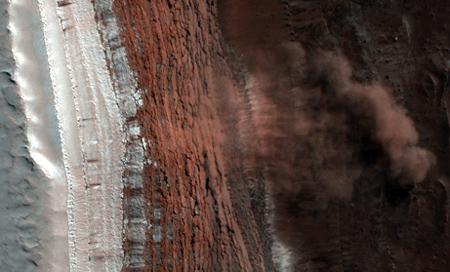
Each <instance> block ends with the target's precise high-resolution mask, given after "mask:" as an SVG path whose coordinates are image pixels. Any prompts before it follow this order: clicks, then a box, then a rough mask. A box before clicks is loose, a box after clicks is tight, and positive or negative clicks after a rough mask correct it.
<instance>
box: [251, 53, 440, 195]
mask: <svg viewBox="0 0 450 272" xmlns="http://www.w3.org/2000/svg"><path fill="white" fill-rule="evenodd" d="M249 59H250V61H249V63H250V65H249V70H250V73H249V74H250V78H249V82H250V83H251V86H250V89H251V91H252V93H253V94H254V95H253V96H252V97H253V101H252V104H253V118H254V123H255V127H256V134H257V139H258V141H257V142H255V146H254V147H255V150H256V157H257V158H259V159H260V160H261V161H264V162H266V163H267V166H266V175H267V178H268V179H269V180H270V181H271V183H270V184H271V187H272V193H273V194H277V193H282V194H286V193H288V194H292V195H298V194H299V193H300V192H302V195H305V196H307V195H308V194H310V195H314V196H315V198H317V197H319V198H320V196H321V195H322V196H323V197H324V198H330V197H331V198H338V199H349V198H350V197H351V195H352V189H353V182H354V181H355V180H356V179H358V178H359V177H360V175H361V173H362V171H363V170H364V169H365V167H367V166H368V165H370V164H373V163H376V162H378V161H381V160H384V161H386V164H387V165H389V167H388V171H389V172H390V176H391V177H392V179H393V180H396V181H397V182H399V183H400V184H401V185H403V186H404V185H411V184H414V183H420V182H422V181H423V180H424V179H425V177H426V175H427V172H428V170H429V169H430V167H431V165H432V164H433V163H434V157H433V155H432V154H431V153H430V152H429V151H427V150H425V149H423V148H421V147H419V146H418V133H417V131H416V129H415V127H414V123H413V121H412V119H411V118H409V117H408V116H407V113H406V111H405V109H404V108H402V107H401V106H400V105H398V104H396V102H395V101H394V99H393V97H392V95H391V93H390V92H389V91H388V90H386V89H385V88H383V87H382V86H380V85H363V84H360V83H357V82H355V81H354V80H352V71H351V68H350V66H349V64H348V62H347V61H346V60H345V59H343V58H342V57H340V56H338V55H336V54H333V53H329V52H319V53H316V54H314V55H311V56H305V53H304V50H303V49H302V48H301V47H300V46H299V45H297V44H288V45H285V46H283V47H282V48H278V49H271V50H261V51H260V52H256V53H254V54H253V55H252V56H251V57H250V58H249Z"/></svg>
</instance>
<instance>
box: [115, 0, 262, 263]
mask: <svg viewBox="0 0 450 272" xmlns="http://www.w3.org/2000/svg"><path fill="white" fill-rule="evenodd" d="M115 10H116V13H117V15H118V18H119V21H120V23H121V25H122V27H123V30H124V31H123V33H122V38H123V42H124V44H125V46H126V48H127V53H128V57H129V63H130V66H131V67H132V68H133V69H134V71H136V72H137V76H138V84H139V87H140V88H142V89H143V92H144V107H143V109H142V110H141V111H140V112H139V113H138V119H139V121H140V122H141V124H142V127H143V129H142V131H143V135H144V137H145V138H146V139H147V140H148V143H149V145H148V146H149V147H148V149H149V158H150V159H151V160H152V161H153V162H154V163H153V165H151V166H148V167H146V169H145V173H144V174H145V181H144V187H145V199H146V201H147V203H146V217H147V219H148V221H149V223H150V224H151V227H149V228H148V232H147V247H146V251H145V258H146V264H145V267H144V268H140V269H131V268H124V271H255V270H256V271H264V270H265V269H266V267H271V261H270V258H269V257H265V254H266V253H264V252H268V251H267V250H266V249H265V247H266V245H268V244H269V243H265V242H262V241H261V240H262V239H263V237H261V235H264V232H261V233H259V232H258V229H261V230H262V229H263V228H262V227H261V226H258V225H257V221H258V224H264V222H265V221H264V220H263V219H262V218H263V217H264V213H263V212H264V211H263V210H264V209H261V213H260V214H258V218H254V215H253V212H252V207H251V203H250V197H247V196H248V193H247V191H246V190H247V188H246V186H243V185H242V183H243V182H246V181H245V179H244V178H243V177H242V175H241V176H237V175H234V176H233V175H232V173H231V174H229V173H228V172H229V171H227V169H230V168H231V167H230V166H229V165H230V164H231V163H232V162H231V161H233V160H232V159H227V160H228V162H227V160H225V159H224V154H225V153H226V154H230V151H226V149H225V147H226V145H227V141H228V140H227V139H226V138H225V137H224V134H227V133H223V132H224V130H226V129H232V128H231V127H230V126H226V122H227V121H226V120H224V119H223V118H219V116H218V110H219V109H221V108H224V107H223V106H221V105H220V104H223V103H224V102H223V101H221V100H220V99H219V96H218V95H217V90H218V88H217V87H216V84H215V82H216V79H215V75H216V74H217V73H216V70H217V69H221V70H222V73H225V74H226V73H228V72H227V68H226V64H225V61H224V57H223V55H224V53H223V49H222V46H221V43H220V40H221V36H220V31H219V29H218V25H217V18H216V17H217V5H216V3H215V1H196V0H187V1H144V0H138V1H136V0H129V1H116V2H115ZM225 132H226V131H225ZM235 154H238V153H235ZM236 156H237V158H236V160H235V161H236V162H237V164H235V166H233V167H238V166H239V163H240V162H239V158H238V156H239V155H236ZM230 177H232V178H234V180H233V181H230V179H232V178H230ZM233 183H234V184H236V183H241V185H240V186H239V187H233V186H232V184H233ZM238 189H239V190H240V191H238ZM125 195H126V196H132V195H133V191H132V190H127V191H126V192H125ZM235 195H236V196H235ZM261 203H262V207H264V204H263V201H262V202H261ZM130 243H132V241H125V248H127V247H129V246H131V244H130Z"/></svg>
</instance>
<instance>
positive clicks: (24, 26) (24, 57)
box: [9, 0, 68, 271]
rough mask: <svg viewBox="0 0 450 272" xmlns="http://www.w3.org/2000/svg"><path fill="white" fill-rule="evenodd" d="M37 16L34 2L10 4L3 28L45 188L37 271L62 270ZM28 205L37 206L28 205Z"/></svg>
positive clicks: (51, 113) (59, 190) (55, 152)
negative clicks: (7, 31)
mask: <svg viewBox="0 0 450 272" xmlns="http://www.w3.org/2000/svg"><path fill="white" fill-rule="evenodd" d="M38 20H39V10H38V6H37V5H36V3H35V2H34V1H29V0H15V1H12V2H10V22H9V29H10V32H11V37H12V51H13V55H14V59H15V62H16V71H15V74H14V79H15V81H16V83H17V85H18V89H19V93H20V97H21V98H22V102H23V105H24V109H25V115H26V117H27V122H26V131H27V138H28V142H29V146H28V148H29V152H30V155H31V158H32V159H33V161H34V162H35V163H36V164H37V166H39V170H41V171H42V172H43V173H44V174H45V178H44V179H42V180H40V182H42V183H44V184H42V185H40V186H45V187H46V195H45V196H44V195H40V196H39V197H40V198H43V199H46V201H47V204H48V207H46V214H45V217H46V219H48V221H49V222H48V226H49V227H48V230H46V233H42V234H40V235H41V236H42V237H41V245H40V246H41V247H42V248H43V252H41V254H42V255H43V258H44V259H43V260H41V261H40V262H39V263H40V269H41V270H42V271H49V270H50V271H65V270H67V268H68V249H67V214H66V206H67V205H66V204H67V198H66V195H67V186H66V185H67V184H66V180H65V175H64V169H63V165H62V163H61V161H62V154H61V151H60V141H59V135H58V129H57V127H56V113H55V108H54V105H53V103H51V102H49V101H53V93H52V87H51V85H50V84H49V81H50V80H49V75H48V66H47V61H46V56H45V53H44V52H43V51H42V46H43V44H44V37H43V33H42V31H41V26H40V25H39V24H36V21H38ZM33 205H38V204H37V203H33ZM50 260H51V261H50Z"/></svg>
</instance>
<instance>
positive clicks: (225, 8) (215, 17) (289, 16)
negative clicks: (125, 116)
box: [114, 0, 450, 271]
mask: <svg viewBox="0 0 450 272" xmlns="http://www.w3.org/2000/svg"><path fill="white" fill-rule="evenodd" d="M114 8H115V12H116V14H117V16H118V21H119V23H120V25H121V26H122V33H121V38H122V42H123V44H124V46H125V48H126V52H127V55H128V58H129V63H130V66H131V67H132V69H133V70H134V71H135V73H136V75H137V79H138V86H139V88H140V89H142V91H143V99H144V107H143V108H142V109H141V110H140V111H139V113H138V117H137V120H136V121H138V123H139V124H140V126H141V127H142V129H141V132H142V133H141V134H142V135H143V136H144V138H145V141H146V144H147V146H148V148H147V155H146V156H147V159H148V160H147V165H146V167H145V169H144V173H145V175H144V176H145V178H144V185H143V191H142V190H141V191H139V190H136V189H135V188H134V189H133V188H128V189H125V197H126V198H133V197H134V196H137V195H140V194H143V196H144V199H145V201H144V203H143V205H144V210H145V217H146V218H147V220H148V225H147V228H146V231H145V232H146V233H145V237H146V243H145V247H144V250H143V252H144V253H143V254H144V260H145V263H133V262H128V264H127V266H126V267H125V268H124V271H265V270H267V271H274V270H275V268H274V264H273V261H272V259H273V258H272V253H271V249H270V247H271V244H272V238H271V237H272V236H271V230H270V229H271V227H270V226H268V224H267V222H268V219H270V215H268V214H267V212H268V211H267V210H266V208H265V206H266V204H267V200H266V198H265V194H266V191H267V189H266V187H271V188H272V190H271V192H272V197H271V198H270V199H271V201H273V205H274V210H273V211H274V212H275V215H274V218H275V222H274V226H275V227H276V230H277V231H276V234H277V235H278V236H279V237H280V238H281V240H282V241H283V242H284V243H285V244H288V245H289V246H290V248H291V249H292V251H293V253H294V255H295V256H294V259H293V261H292V265H291V266H292V268H293V269H294V270H293V271H447V269H448V268H449V263H448V257H447V256H448V254H449V250H450V248H449V246H448V243H449V234H448V230H449V226H448V214H449V212H450V211H449V208H450V207H449V205H448V203H449V200H448V197H449V195H448V194H449V193H450V184H449V183H450V180H449V178H448V175H449V173H448V169H449V165H448V162H449V119H448V114H449V109H448V103H449V102H450V101H449V96H448V90H449V83H448V75H449V69H450V68H449V59H450V55H449V47H448V46H449V44H450V41H449V36H448V35H447V34H448V32H449V27H450V26H449V25H450V22H449V20H448V16H446V15H447V14H448V13H449V12H450V10H449V9H450V5H448V3H446V1H444V0H442V1H441V0H437V1H433V2H432V3H431V2H423V1H422V2H419V1H332V0H330V1H300V0H288V1H270V0H259V1H253V0H245V1H235V0H223V1H215V0H205V1H194V0H192V1H191V0H187V1H144V0H133V1H132V0H123V1H115V6H114ZM286 43H289V46H292V44H294V45H295V47H297V48H300V49H295V50H297V51H298V54H297V55H296V57H298V62H296V60H297V58H291V57H290V56H291V55H290V54H291V53H290V52H291V51H292V50H290V49H289V50H288V51H289V54H288V53H286V52H284V51H283V50H285V49H284V48H285V45H286ZM289 46H288V47H289ZM295 50H294V51H295ZM322 51H330V52H334V53H335V54H339V55H340V56H341V57H345V58H346V59H348V60H349V65H350V66H352V67H353V70H352V71H353V72H352V74H351V78H350V77H349V79H348V80H349V82H351V84H352V86H353V87H352V88H356V87H355V86H357V87H358V88H363V89H364V88H365V87H364V86H367V85H368V84H372V83H377V84H380V85H382V86H383V88H384V89H390V90H392V96H393V98H394V100H393V101H392V104H395V105H397V106H395V107H398V108H404V109H406V111H407V114H405V116H409V117H408V118H410V120H411V123H413V124H414V127H415V130H416V132H417V135H418V136H419V137H418V140H417V141H413V142H414V145H415V144H417V145H418V146H420V148H425V149H426V150H429V151H430V152H432V153H433V154H434V156H435V164H434V166H433V167H432V168H431V170H430V171H428V172H427V171H425V172H426V174H427V176H426V178H425V179H424V180H423V178H420V181H421V183H420V184H414V183H413V182H411V181H401V182H399V180H400V178H399V177H398V175H396V174H395V173H394V174H393V173H392V172H395V171H394V170H392V169H393V167H392V165H393V161H395V156H391V154H389V150H388V151H386V147H385V146H386V145H388V146H392V145H391V144H386V143H378V142H377V139H375V140H374V138H376V136H374V135H375V134H376V131H374V130H373V129H368V128H367V127H371V126H372V124H371V122H375V121H373V120H372V119H376V118H374V117H373V116H367V114H366V113H364V114H362V115H361V113H360V111H364V110H363V109H360V110H348V108H349V105H351V104H349V103H347V104H346V103H341V102H339V101H336V100H334V99H330V97H328V96H323V97H325V98H326V99H322V100H320V99H319V100H320V101H319V102H318V104H314V105H316V106H318V108H320V107H322V106H324V107H327V109H330V111H329V112H327V113H330V112H331V113H336V115H335V116H333V118H337V119H333V118H331V119H326V120H327V121H326V122H324V123H325V124H326V123H327V122H328V123H332V122H333V121H334V120H338V124H339V122H342V123H343V124H345V126H346V129H344V130H343V129H342V128H341V127H336V126H334V127H333V129H331V130H330V131H331V132H329V131H328V132H326V133H336V135H338V136H343V137H344V138H345V140H343V141H342V142H339V141H340V139H331V140H330V141H329V142H327V143H330V145H328V146H327V145H324V146H325V147H326V149H323V150H325V152H324V153H323V152H322V153H321V152H318V156H319V158H321V159H323V161H324V167H328V168H327V169H333V167H330V166H329V164H330V163H329V161H327V158H329V157H330V156H331V157H333V156H335V157H338V158H343V159H342V160H341V161H336V164H337V165H340V167H341V168H342V169H344V170H346V168H345V164H344V163H343V162H342V161H344V162H347V161H348V162H352V167H353V166H354V165H357V166H358V171H357V172H358V174H357V175H356V174H355V176H357V178H355V179H354V180H353V181H352V182H351V183H350V185H348V184H347V187H346V188H350V189H346V190H344V191H345V192H342V191H339V193H336V190H335V191H334V192H335V193H334V194H332V195H327V193H324V192H323V191H326V190H328V189H329V188H332V189H330V190H334V189H333V188H334V187H333V186H334V184H332V183H330V181H329V180H334V179H337V177H335V176H332V177H328V181H324V184H325V185H324V186H325V187H324V188H328V189H326V190H320V188H321V187H314V186H315V185H310V184H307V186H306V188H307V190H304V189H303V191H302V189H299V191H298V192H297V191H296V190H297V188H296V187H295V186H294V187H289V186H287V187H288V188H289V189H292V192H289V193H288V194H286V193H279V194H274V193H273V192H279V191H278V188H280V187H281V188H283V187H286V182H285V181H286V180H289V179H292V180H297V179H300V178H299V177H300V176H302V175H304V172H302V171H299V169H301V167H303V166H304V165H303V166H302V165H301V164H300V166H299V165H298V164H297V160H299V158H303V157H306V156H309V153H308V154H307V152H309V151H308V150H313V151H314V150H315V151H314V152H316V151H317V150H318V149H317V147H315V146H318V145H321V144H323V142H320V141H314V140H311V139H307V140H299V141H297V140H296V139H297V138H295V137H290V138H288V140H287V141H285V140H283V139H284V138H283V137H284V136H283V135H282V136H281V137H279V135H276V133H273V132H274V131H272V132H271V133H267V131H264V132H263V133H262V134H261V133H259V132H260V130H264V127H263V128H261V124H263V125H264V124H266V123H265V122H266V121H261V120H262V119H263V120H266V119H265V118H269V119H270V118H271V117H272V116H267V115H264V118H262V119H261V118H258V111H259V110H260V108H261V105H265V106H267V103H266V104H264V103H265V102H264V101H266V100H264V99H266V98H272V99H273V101H269V102H270V103H272V104H270V103H269V104H270V105H271V106H273V105H275V106H273V107H269V108H270V110H269V111H268V112H269V113H270V114H269V115H273V116H277V118H278V116H285V115H284V114H285V113H291V112H290V111H289V110H291V109H292V110H296V109H298V108H299V107H300V108H301V107H302V106H301V105H302V98H305V99H309V100H307V101H316V100H314V99H315V98H314V97H310V96H307V95H308V93H301V95H299V93H298V92H286V93H285V94H283V93H282V94H279V93H275V92H276V91H277V90H280V89H279V88H278V87H279V86H285V85H289V86H291V85H295V84H297V83H298V84H306V83H307V84H306V85H302V88H303V90H304V89H305V88H309V89H310V90H317V89H321V90H324V92H327V90H329V89H330V87H329V86H328V85H329V83H330V82H331V81H333V80H334V79H333V76H330V75H327V74H326V73H324V72H321V73H322V74H323V75H322V74H321V73H317V74H318V75H319V76H318V75H315V76H316V77H318V79H317V78H314V76H313V78H312V79H311V78H310V77H309V76H310V75H311V74H313V75H314V72H310V71H309V72H303V70H302V69H306V68H308V67H309V68H311V66H314V64H315V63H317V62H319V61H317V59H315V57H314V56H317V55H320V54H321V53H320V52H322ZM261 60H262V61H261ZM273 63H276V64H277V66H276V67H275V66H274V67H273V69H272V70H273V73H271V72H270V69H269V68H267V67H270V65H271V64H273ZM286 63H290V65H286ZM292 63H294V65H293V64H292ZM293 67H294V68H295V69H298V71H297V72H296V71H294V72H293ZM333 67H334V66H333ZM339 67H340V66H338V67H337V68H336V67H334V68H329V70H330V71H334V74H335V75H346V74H345V72H342V71H341V68H339ZM342 67H343V68H342V69H344V70H345V71H347V70H346V69H347V68H346V67H347V66H346V65H344V66H342ZM311 69H312V68H311ZM327 69H328V67H327ZM327 69H324V68H323V67H322V68H321V70H326V71H328V70H327ZM312 70H314V69H312ZM261 71H263V72H261ZM299 71H301V72H299ZM261 73H262V74H271V75H270V76H268V77H265V78H264V79H265V80H266V81H264V80H260V81H259V83H258V82H256V83H255V79H254V78H255V77H256V78H257V76H254V75H259V74H261ZM298 75H301V78H300V77H299V78H297V77H296V76H298ZM303 77H305V78H306V80H304V81H306V83H305V82H303V79H304V78H303ZM324 78H325V79H324ZM280 80H281V82H280V83H279V84H278V83H276V84H275V83H273V82H277V81H280ZM261 82H263V83H267V84H266V86H277V87H276V88H275V87H274V88H265V89H264V88H262V89H264V91H263V92H262V93H263V94H264V97H263V98H262V97H261V95H260V94H261V93H258V92H256V91H254V90H255V89H257V88H260V89H261V85H263V83H261ZM299 82H301V83H299ZM318 82H319V83H320V84H319V83H318ZM333 82H334V81H333ZM277 84H278V85H277ZM346 84H347V83H346ZM305 86H306V87H305ZM309 89H308V90H309ZM331 89H332V91H331V92H333V91H334V92H335V90H334V89H333V88H331ZM388 92H389V91H387V93H388ZM358 93H361V92H360V91H358ZM305 95H306V97H305ZM361 95H362V96H365V94H361ZM311 99H312V100H311ZM358 99H359V98H358ZM258 101H259V102H258ZM261 101H262V102H261ZM388 101H391V100H388ZM266 102H267V101H266ZM303 102H304V101H303ZM277 103H278V104H277ZM280 103H281V104H282V103H285V105H287V106H286V108H282V107H278V108H277V105H281V104H280ZM389 103H391V102H389ZM283 105H284V104H283ZM314 105H313V106H314ZM355 108H357V109H358V108H361V106H356V107H355ZM303 109H304V108H303ZM308 109H309V108H308ZM396 109H397V108H396ZM399 111H401V112H402V113H403V110H399ZM310 112H312V113H315V112H319V113H322V112H321V111H320V109H319V110H318V109H315V108H314V107H313V109H312V110H311V111H310ZM348 112H350V113H348ZM297 113H298V112H297ZM266 114H267V112H266ZM321 116H322V115H321ZM336 116H338V117H336ZM361 116H364V118H363V119H364V120H363V121H361V120H360V119H361ZM297 117H298V116H297V115H289V116H288V118H284V119H276V120H284V121H286V120H287V121H286V122H287V123H286V124H281V125H280V124H279V123H277V124H272V125H276V129H277V130H276V132H278V131H287V132H288V135H291V134H290V133H293V134H295V133H294V132H295V130H297V129H299V130H301V131H304V130H305V129H306V128H305V127H304V126H301V127H298V126H294V122H296V121H298V120H297V119H296V118H297ZM341 117H342V118H341ZM323 120H325V119H323ZM330 120H332V121H330ZM408 120H409V119H408ZM289 122H292V123H289ZM407 122H408V123H409V122H410V121H407ZM301 123H302V124H305V122H301ZM375 127H376V126H375ZM268 128H270V127H268ZM290 128H292V129H290ZM293 131H294V132H293ZM301 131H300V132H301ZM392 131H394V132H395V131H396V130H395V128H394V129H392ZM300 132H299V135H300V136H301V137H304V135H303V134H302V133H303V132H301V133H300ZM261 135H263V138H264V137H266V138H264V139H261ZM266 135H270V137H272V138H273V139H276V140H274V141H273V142H272V143H274V144H273V145H272V146H270V148H272V149H276V152H273V151H267V150H269V148H266V147H267V146H265V145H264V144H267V143H268V141H267V137H268V136H266ZM284 135H285V134H284ZM319 135H320V136H321V137H322V136H323V135H324V134H319ZM326 135H329V134H326ZM301 137H300V138H299V139H303V138H301ZM272 138H271V139H272ZM321 139H322V138H321ZM326 139H327V138H326ZM327 140H328V139H327ZM299 143H303V144H299ZM341 143H345V145H343V146H342V145H340V146H337V145H339V144H341ZM261 146H262V147H261ZM307 146H312V147H311V148H310V147H308V148H310V149H308V148H307ZM274 147H275V148H274ZM346 147H348V149H351V150H353V151H355V152H354V153H349V154H350V155H348V154H347V153H346V155H348V156H343V157H342V154H341V152H340V150H344V151H345V148H346ZM261 150H262V151H261ZM330 150H334V151H336V150H337V151H338V152H334V151H333V152H329V151H330ZM281 151H282V152H281ZM271 152H272V153H271ZM283 152H284V153H283ZM302 152H303V153H302ZM305 152H306V153H305ZM281 153H282V154H281ZM319 153H320V154H319ZM335 153H338V154H335ZM261 154H263V155H261ZM267 154H276V156H275V155H274V156H273V157H270V156H268V155H267ZM330 154H331V155H330ZM291 155H292V156H291ZM327 156H328V157H327ZM354 160H356V162H354ZM280 162H282V163H280ZM433 162H434V161H433ZM430 164H431V163H430ZM317 165H318V164H316V162H315V161H314V162H313V163H312V166H311V168H314V167H318V168H317V169H318V171H322V170H323V169H322V168H320V165H319V166H317ZM325 165H328V166H325ZM417 167H419V168H420V167H423V168H427V167H426V166H424V164H420V165H418V166H417ZM311 168H305V169H306V170H305V171H306V172H308V171H309V172H310V169H311ZM394 168H395V167H394ZM289 169H295V171H289ZM314 169H315V168H314ZM321 169H322V170H321ZM342 169H341V170H342ZM427 169H428V168H427ZM309 172H308V173H309ZM287 173H288V174H289V175H287ZM292 173H293V174H292ZM330 173H333V172H330ZM339 173H340V172H339ZM347 174H348V173H347V172H346V175H347ZM313 176H314V175H313ZM315 176H319V177H320V174H318V175H315ZM350 177H351V178H353V177H354V176H353V174H350ZM408 178H410V179H411V177H409V176H408ZM405 182H406V184H407V186H405ZM330 184H331V185H330ZM303 185H304V184H302V186H303ZM308 186H310V187H308ZM327 186H328V187H327ZM348 186H349V187H348ZM302 188H305V186H303V187H302ZM318 188H319V189H318ZM342 195H345V197H342ZM336 196H337V197H336ZM269 204H270V203H269ZM125 212H128V213H127V214H128V219H130V220H132V216H133V213H136V211H134V210H128V211H125ZM124 243H125V248H126V249H128V250H129V252H136V248H139V247H140V246H141V245H140V244H139V243H138V242H137V241H136V240H135V239H134V238H133V236H132V235H131V236H127V237H126V240H125V242H124ZM127 254H131V253H126V254H125V255H127Z"/></svg>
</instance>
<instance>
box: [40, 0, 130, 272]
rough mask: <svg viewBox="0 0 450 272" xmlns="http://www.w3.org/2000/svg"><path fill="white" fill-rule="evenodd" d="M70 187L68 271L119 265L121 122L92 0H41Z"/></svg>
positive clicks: (121, 258)
mask: <svg viewBox="0 0 450 272" xmlns="http://www.w3.org/2000/svg"><path fill="white" fill-rule="evenodd" d="M39 7H40V11H41V17H42V21H43V24H44V33H45V40H46V49H47V54H48V57H49V63H50V74H51V77H52V82H53V89H54V93H55V101H56V108H57V113H58V119H59V124H60V135H61V138H62V150H63V155H64V166H65V171H66V176H67V184H68V192H69V197H68V207H67V213H68V218H69V253H70V258H69V259H70V271H83V272H84V271H120V270H121V268H122V260H123V250H122V218H123V215H122V173H123V164H122V159H123V156H124V152H125V145H124V137H123V133H122V125H123V122H122V118H121V115H120V111H119V108H118V106H117V101H116V97H115V95H114V92H113V84H112V81H111V79H110V76H109V73H108V69H107V65H106V61H105V58H104V56H105V52H104V48H103V47H102V44H101V40H100V36H99V33H98V31H97V25H96V21H95V16H94V10H93V7H92V4H91V2H90V1H89V0H77V1H73V3H72V4H69V5H60V6H57V1H55V0H39Z"/></svg>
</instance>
